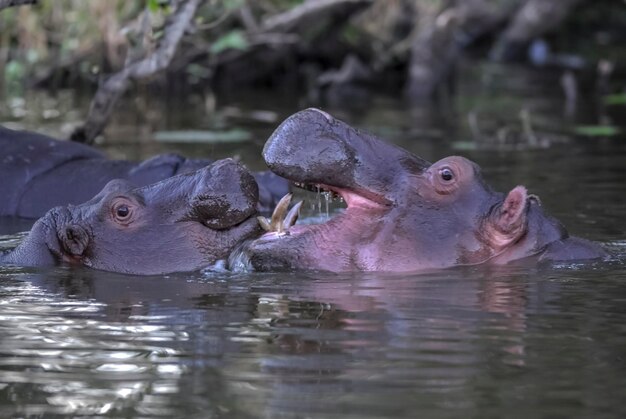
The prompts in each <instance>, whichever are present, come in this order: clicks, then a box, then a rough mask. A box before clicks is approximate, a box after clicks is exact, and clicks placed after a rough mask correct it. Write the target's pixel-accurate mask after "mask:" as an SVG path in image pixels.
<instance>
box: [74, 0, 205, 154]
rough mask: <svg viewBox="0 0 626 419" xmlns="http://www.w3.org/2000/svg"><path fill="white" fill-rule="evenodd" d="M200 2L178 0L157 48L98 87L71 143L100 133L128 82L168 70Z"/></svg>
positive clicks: (85, 141)
mask: <svg viewBox="0 0 626 419" xmlns="http://www.w3.org/2000/svg"><path fill="white" fill-rule="evenodd" d="M201 1H202V0H183V1H181V2H180V3H179V5H178V8H177V9H176V12H174V14H173V15H172V16H171V17H170V18H169V22H168V23H167V25H166V27H165V36H164V37H163V40H162V41H161V43H160V44H159V46H158V47H157V49H156V50H155V51H154V52H153V53H152V54H150V55H148V56H147V57H145V58H143V59H141V60H139V61H135V62H131V63H129V64H128V65H127V66H126V67H124V68H123V69H122V70H120V71H119V72H118V73H116V74H114V75H112V76H111V77H109V78H108V79H107V80H106V81H105V82H104V83H103V84H102V85H100V87H99V88H98V91H97V92H96V96H95V97H94V99H93V101H92V102H91V106H90V108H89V114H88V115H87V120H86V121H85V123H84V124H83V125H82V126H80V127H78V128H76V129H75V130H74V132H73V133H72V135H71V137H70V139H71V140H72V141H77V142H81V143H88V144H91V143H93V141H94V140H95V138H96V137H97V136H98V135H100V133H102V131H103V130H104V127H105V126H106V124H107V123H108V121H109V119H110V116H111V113H112V112H113V108H114V107H115V104H116V102H117V101H118V100H119V98H120V97H121V96H122V95H123V94H124V93H125V92H126V90H127V89H128V87H129V85H130V83H131V81H137V80H142V79H146V78H148V77H151V76H154V75H155V74H158V73H160V72H162V71H164V70H166V69H167V68H168V66H169V64H170V62H171V61H172V58H173V57H174V54H175V53H176V50H177V49H178V45H179V43H180V40H181V38H182V37H183V35H184V34H185V30H186V29H187V28H188V27H189V24H190V22H191V20H192V19H193V17H194V15H195V14H196V10H197V9H198V6H199V5H200V3H201Z"/></svg>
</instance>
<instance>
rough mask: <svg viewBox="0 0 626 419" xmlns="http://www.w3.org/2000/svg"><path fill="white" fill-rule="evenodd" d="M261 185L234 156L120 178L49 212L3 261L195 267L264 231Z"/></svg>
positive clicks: (138, 268) (125, 268)
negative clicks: (178, 170)
mask: <svg viewBox="0 0 626 419" xmlns="http://www.w3.org/2000/svg"><path fill="white" fill-rule="evenodd" d="M257 200H258V188H257V184H256V182H255V180H254V177H253V176H252V175H251V174H250V173H249V172H248V171H247V170H246V169H245V168H244V167H243V166H242V165H240V164H239V163H237V162H235V161H234V160H232V159H225V160H219V161H217V162H215V163H213V164H211V165H209V166H205V167H204V168H202V169H199V170H197V171H195V172H191V173H186V174H181V175H177V176H173V177H170V178H167V179H165V180H163V181H160V182H158V183H155V184H152V185H148V186H143V187H134V186H133V185H131V184H130V183H129V182H128V181H127V180H121V179H120V180H112V181H110V182H108V183H107V185H106V186H105V187H104V188H103V189H102V191H100V193H98V194H97V195H96V196H95V197H93V198H92V199H91V200H89V201H87V202H85V203H83V204H80V205H76V206H74V205H68V206H61V207H56V208H53V209H51V210H49V211H48V212H47V213H46V214H45V215H44V216H43V217H42V218H40V219H39V220H38V221H37V222H35V224H34V226H33V228H32V229H31V231H30V233H29V234H28V236H27V237H26V238H25V239H24V241H23V242H22V243H21V244H20V245H19V246H18V247H16V248H15V249H13V250H12V251H10V252H9V253H7V254H4V255H0V263H3V264H13V265H20V266H33V267H45V266H51V265H55V264H58V263H69V264H72V265H84V266H87V267H90V268H95V269H100V270H106V271H111V272H121V273H127V274H137V275H151V274H164V273H170V272H179V271H193V270H198V269H201V268H204V267H207V266H210V265H212V264H214V263H215V262H217V261H218V260H222V259H225V258H227V257H228V255H229V253H230V252H231V251H232V250H233V248H235V247H236V246H237V245H238V244H239V243H240V242H242V241H244V240H246V239H251V238H252V237H255V236H258V234H259V231H260V229H259V226H258V224H257V220H256V218H255V215H256V213H257Z"/></svg>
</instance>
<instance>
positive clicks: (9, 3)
mask: <svg viewBox="0 0 626 419" xmlns="http://www.w3.org/2000/svg"><path fill="white" fill-rule="evenodd" d="M37 1H38V0H0V10H2V9H7V8H9V7H15V6H25V5H29V4H37Z"/></svg>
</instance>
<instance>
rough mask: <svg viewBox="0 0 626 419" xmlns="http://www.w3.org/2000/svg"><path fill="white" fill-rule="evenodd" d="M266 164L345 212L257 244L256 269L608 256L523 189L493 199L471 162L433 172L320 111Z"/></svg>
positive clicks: (297, 119)
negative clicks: (327, 196) (336, 198)
mask: <svg viewBox="0 0 626 419" xmlns="http://www.w3.org/2000/svg"><path fill="white" fill-rule="evenodd" d="M263 156H264V158H265V161H266V162H267V165H268V166H269V167H270V169H271V170H272V171H273V172H274V173H276V174H278V175H279V176H282V177H285V178H287V179H289V180H291V181H293V182H295V183H297V184H300V185H301V186H305V187H310V186H314V187H319V188H322V189H324V190H328V191H333V192H335V193H337V194H339V195H341V197H343V199H344V200H345V202H346V205H347V208H346V210H345V212H343V213H342V214H339V215H337V216H335V217H334V218H332V219H331V220H330V221H328V222H326V223H324V224H320V225H295V226H293V227H291V228H290V229H289V230H288V231H287V232H285V231H281V232H280V234H278V233H276V232H268V233H266V234H264V235H263V236H262V237H261V238H259V239H257V240H255V241H253V242H252V243H250V244H249V245H248V246H247V248H246V250H245V255H246V257H247V258H248V259H249V262H250V263H251V265H252V266H253V267H254V268H255V269H257V270H272V269H319V270H327V271H419V270H426V269H438V268H446V267H451V266H457V265H473V264H481V263H493V264H504V263H508V262H511V261H514V260H520V259H525V258H530V257H534V260H573V259H593V258H601V257H604V256H606V254H605V252H604V250H602V249H601V248H600V247H599V246H598V245H596V244H594V243H592V242H589V241H587V240H583V239H579V238H575V237H570V236H569V235H568V233H567V231H566V230H565V228H564V227H563V226H562V225H561V224H560V223H559V222H558V221H557V220H556V219H554V218H552V217H550V216H548V215H547V214H546V213H545V212H544V210H543V208H542V207H541V205H540V202H539V200H538V198H537V197H535V196H533V195H530V194H528V193H527V191H526V188H524V187H523V186H516V187H514V188H513V189H512V190H511V191H510V192H509V193H508V194H502V193H498V192H495V191H493V190H492V189H491V188H490V187H489V185H487V184H486V183H485V181H484V180H483V178H482V176H481V173H480V168H479V166H478V165H477V164H475V163H473V162H471V161H469V160H467V159H465V158H463V157H458V156H452V157H446V158H444V159H442V160H439V161H438V162H436V163H433V164H431V163H429V162H427V161H425V160H423V159H421V158H420V157H417V156H415V155H413V154H411V153H409V152H407V151H406V150H404V149H401V148H399V147H396V146H394V145H391V144H388V143H385V142H384V141H382V140H379V139H377V138H376V137H374V136H372V135H370V134H367V133H364V132H360V131H358V130H356V129H354V128H352V127H350V126H349V125H347V124H345V123H343V122H341V121H338V120H336V119H334V118H333V117H331V116H330V115H328V114H327V113H325V112H322V111H319V110H317V109H308V110H305V111H302V112H299V113H297V114H295V115H293V116H291V117H289V118H288V119H287V120H285V121H284V122H283V123H282V124H281V125H280V127H279V128H278V129H277V130H276V131H275V132H274V134H273V135H272V136H271V137H270V139H269V140H268V141H267V143H266V145H265V148H264V150H263ZM283 230H284V228H283Z"/></svg>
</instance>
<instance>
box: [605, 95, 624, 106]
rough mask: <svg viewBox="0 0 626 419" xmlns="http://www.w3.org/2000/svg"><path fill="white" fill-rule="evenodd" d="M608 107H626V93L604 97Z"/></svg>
mask: <svg viewBox="0 0 626 419" xmlns="http://www.w3.org/2000/svg"><path fill="white" fill-rule="evenodd" d="M603 100H604V103H605V104H606V105H626V93H622V94H615V95H608V96H604V98H603Z"/></svg>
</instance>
